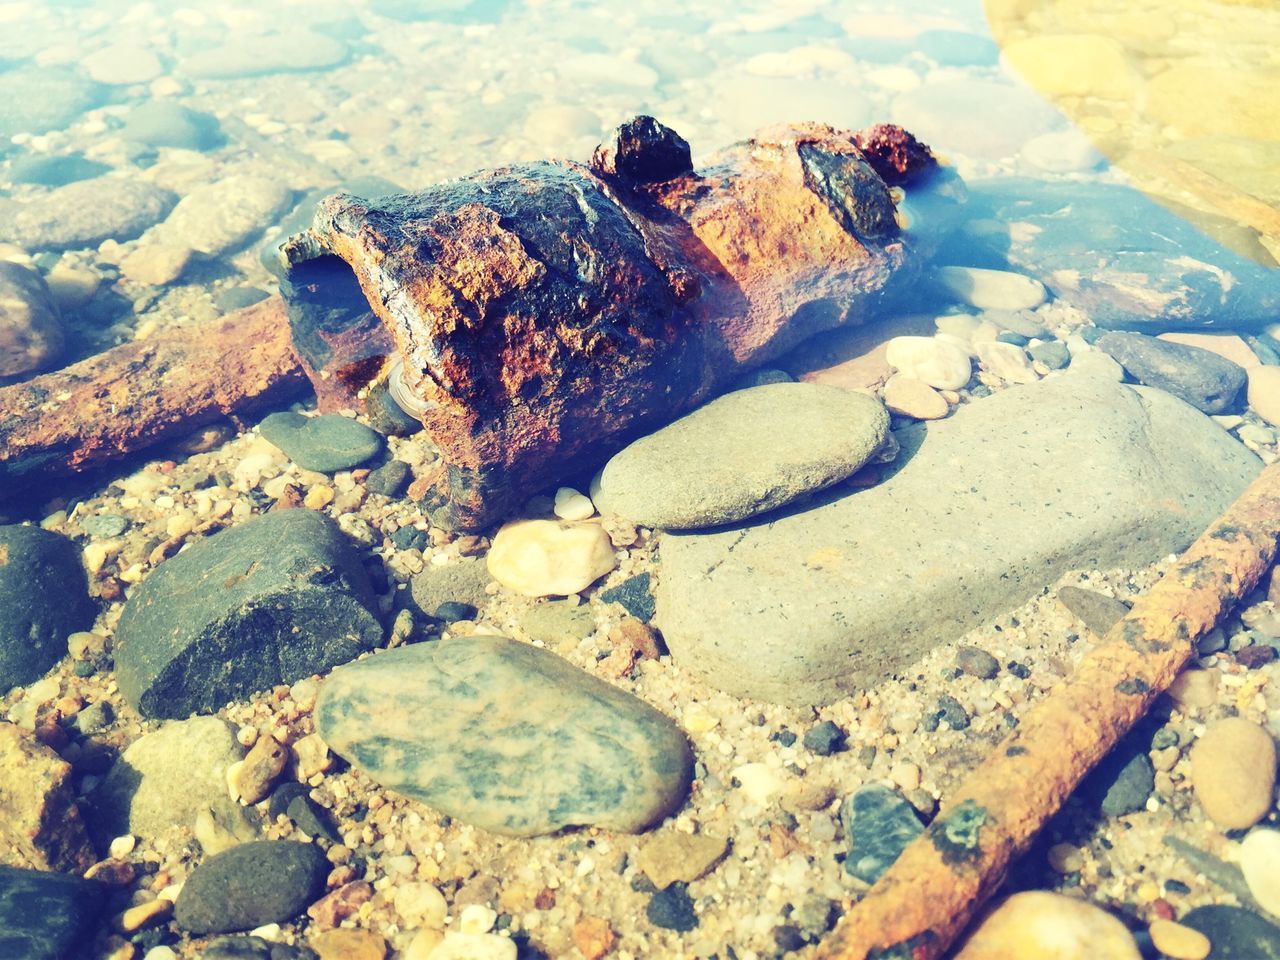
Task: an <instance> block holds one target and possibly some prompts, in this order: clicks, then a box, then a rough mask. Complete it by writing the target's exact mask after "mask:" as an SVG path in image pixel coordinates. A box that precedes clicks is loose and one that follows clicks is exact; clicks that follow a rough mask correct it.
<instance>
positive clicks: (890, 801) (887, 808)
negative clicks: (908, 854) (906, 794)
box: [841, 784, 924, 883]
mask: <svg viewBox="0 0 1280 960" xmlns="http://www.w3.org/2000/svg"><path fill="white" fill-rule="evenodd" d="M841 813H842V815H843V818H844V827H845V832H846V833H847V834H848V836H849V855H848V856H847V857H846V858H845V861H844V868H845V870H846V871H847V872H848V873H850V874H851V875H852V876H855V877H857V878H858V879H859V880H861V881H863V882H864V883H875V882H876V881H877V880H879V879H880V876H881V874H883V873H884V872H885V871H886V870H888V869H889V868H890V867H891V866H893V863H894V861H895V860H897V859H898V857H899V856H900V855H901V854H902V851H903V850H905V849H906V848H907V844H909V843H910V842H911V841H912V840H914V839H915V838H916V837H918V836H919V835H920V834H921V833H923V832H924V825H923V824H922V823H921V822H920V818H919V817H918V816H917V815H916V812H915V810H914V809H913V808H912V806H911V804H909V803H908V802H907V801H906V800H905V799H904V798H903V797H902V796H901V795H899V794H897V793H895V792H894V791H893V790H890V789H889V788H888V787H884V786H881V785H879V784H871V785H870V786H866V787H863V788H861V789H860V790H858V791H857V792H856V793H854V794H853V796H851V797H850V798H849V799H848V800H847V801H846V802H845V805H844V807H843V808H842V810H841Z"/></svg>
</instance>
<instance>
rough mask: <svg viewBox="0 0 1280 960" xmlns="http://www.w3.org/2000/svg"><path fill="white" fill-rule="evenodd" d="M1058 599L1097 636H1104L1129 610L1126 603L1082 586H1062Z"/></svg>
mask: <svg viewBox="0 0 1280 960" xmlns="http://www.w3.org/2000/svg"><path fill="white" fill-rule="evenodd" d="M1058 600H1059V601H1060V602H1061V603H1062V605H1063V606H1064V607H1066V608H1067V609H1068V610H1070V611H1071V614H1072V616H1074V617H1076V618H1077V619H1079V620H1080V621H1081V622H1083V623H1084V625H1085V626H1086V627H1088V628H1089V632H1090V633H1092V634H1093V635H1094V636H1095V637H1099V638H1101V637H1105V636H1106V635H1107V631H1108V630H1110V629H1111V628H1112V627H1114V626H1115V625H1116V624H1117V623H1118V622H1119V621H1121V620H1123V619H1124V617H1125V615H1126V614H1127V613H1128V612H1129V607H1128V605H1127V604H1125V603H1124V602H1123V601H1121V600H1117V599H1116V598H1115V597H1108V596H1107V595H1106V594H1105V593H1098V591H1096V590H1085V589H1084V588H1082V587H1071V586H1067V587H1063V588H1062V589H1061V590H1059V591H1058Z"/></svg>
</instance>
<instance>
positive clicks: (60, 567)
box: [0, 525, 96, 693]
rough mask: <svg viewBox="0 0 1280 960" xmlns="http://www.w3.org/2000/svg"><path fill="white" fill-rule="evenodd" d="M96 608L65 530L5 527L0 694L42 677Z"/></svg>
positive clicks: (0, 538) (0, 544) (0, 535)
mask: <svg viewBox="0 0 1280 960" xmlns="http://www.w3.org/2000/svg"><path fill="white" fill-rule="evenodd" d="M95 614H96V608H95V606H94V603H93V600H91V599H90V598H89V584H88V581H87V579H86V577H85V573H84V566H83V565H82V564H81V562H80V551H79V549H78V548H77V547H76V545H75V544H74V543H73V542H72V541H71V540H69V539H67V538H66V537H64V536H62V534H59V533H52V532H50V531H48V530H41V529H40V528H39V527H25V526H18V525H15V526H0V693H6V692H8V691H9V690H10V689H11V688H13V687H16V686H19V685H21V684H25V683H31V682H32V681H33V680H38V679H39V678H40V677H41V676H42V675H44V674H45V673H46V672H48V670H49V669H50V668H51V667H52V666H53V665H54V664H55V663H57V662H58V661H59V660H61V659H62V658H63V657H64V656H66V654H67V637H68V636H70V635H71V634H73V633H75V632H76V631H77V630H87V629H88V628H89V627H90V626H91V625H92V624H93V618H94V616H95Z"/></svg>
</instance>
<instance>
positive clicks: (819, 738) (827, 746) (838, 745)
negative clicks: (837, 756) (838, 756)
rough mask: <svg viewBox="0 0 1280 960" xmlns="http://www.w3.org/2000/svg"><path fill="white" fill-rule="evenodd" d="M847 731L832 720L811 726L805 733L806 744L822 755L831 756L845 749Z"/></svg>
mask: <svg viewBox="0 0 1280 960" xmlns="http://www.w3.org/2000/svg"><path fill="white" fill-rule="evenodd" d="M844 741H845V732H844V731H843V730H841V729H840V728H839V727H838V726H836V725H835V724H834V723H832V722H831V721H830V720H823V721H822V722H821V723H819V724H817V725H816V726H813V727H810V728H809V729H808V730H806V731H805V734H804V745H805V747H806V748H808V749H809V750H812V751H813V752H814V753H816V754H818V756H820V757H829V756H830V755H831V754H833V753H839V752H840V751H841V750H843V749H844Z"/></svg>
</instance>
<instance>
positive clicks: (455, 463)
mask: <svg viewBox="0 0 1280 960" xmlns="http://www.w3.org/2000/svg"><path fill="white" fill-rule="evenodd" d="M879 129H880V133H879V134H876V135H875V136H874V137H873V139H874V140H875V142H876V143H878V144H884V145H890V146H891V145H901V144H902V143H905V142H906V141H905V140H901V138H898V139H895V138H894V137H892V136H890V135H889V134H888V133H887V132H886V131H888V130H891V129H893V128H879ZM908 136H909V135H908ZM910 142H911V143H915V141H914V140H913V139H912V140H911V141H910ZM886 150H888V151H889V152H890V153H891V152H892V150H891V149H889V146H886ZM900 152H901V151H900ZM923 156H924V155H922V154H919V153H918V152H917V153H912V154H911V155H910V157H908V156H907V154H906V153H903V154H902V157H901V158H899V161H900V165H902V166H903V170H904V173H905V172H906V171H907V170H910V171H911V172H915V171H916V170H917V169H918V168H919V167H920V165H921V164H922V163H923V162H924V160H923V159H922V157H923ZM928 161H929V164H930V165H931V164H932V158H931V157H930V158H928ZM894 197H895V195H894V194H893V193H892V192H891V191H890V188H889V186H888V185H887V184H886V183H885V181H884V180H883V179H882V178H881V177H880V176H879V175H878V174H877V173H876V171H875V169H874V168H873V165H872V164H871V163H869V162H868V160H867V158H866V157H865V156H864V155H863V153H862V152H861V151H860V150H859V149H858V147H857V146H856V143H855V138H854V135H853V134H851V133H848V132H843V131H838V130H834V129H832V128H831V127H828V126H825V125H820V124H798V125H791V126H781V127H776V128H772V129H769V130H766V131H764V132H762V133H760V134H758V135H757V136H756V137H755V138H753V139H751V140H749V141H747V142H745V143H741V144H737V145H735V146H732V147H730V148H728V149H727V150H725V151H723V152H722V153H721V154H719V155H718V156H717V157H715V158H714V159H713V160H712V161H711V163H710V164H709V165H708V166H707V167H706V168H705V169H703V171H702V172H701V173H700V174H698V173H694V172H693V169H692V166H691V164H690V163H689V151H688V144H686V143H685V141H684V140H683V139H682V138H680V137H679V136H678V135H677V134H676V133H675V132H674V131H672V130H670V129H668V128H666V127H664V126H663V125H662V124H660V123H658V122H657V121H655V120H653V119H652V118H649V117H638V118H636V119H635V120H633V121H630V122H629V123H627V124H624V125H623V126H622V127H620V128H619V129H618V131H617V133H616V134H615V136H614V138H613V139H612V141H611V142H609V143H608V144H605V145H602V146H601V147H600V148H598V149H597V150H596V153H595V157H594V161H593V166H591V167H588V166H584V165H581V164H578V163H572V162H555V163H550V162H545V163H532V164H524V165H521V166H516V167H510V168H506V169H500V170H493V171H484V172H481V173H477V174H473V175H472V176H469V177H464V178H462V179H460V180H455V181H451V182H448V183H443V184H439V185H437V186H434V187H430V188H428V189H426V190H424V191H422V192H420V193H417V194H409V195H400V196H394V197H385V198H382V199H381V200H377V201H364V200H361V199H358V198H356V197H352V196H349V195H343V194H339V195H336V196H333V197H330V198H328V199H327V200H325V201H323V202H322V203H321V204H320V207H319V209H318V211H317V213H316V218H315V222H314V224H313V226H312V228H311V229H310V230H309V231H307V232H305V233H303V234H300V235H299V236H297V237H295V238H293V240H291V241H290V242H289V243H288V244H286V245H285V247H284V253H285V256H286V257H287V258H288V260H289V261H290V263H291V270H290V273H289V275H288V278H287V283H286V286H285V288H284V291H285V295H286V299H289V300H290V303H291V316H292V319H293V322H294V324H295V326H300V327H301V328H302V330H303V334H304V335H307V331H309V330H311V329H312V328H314V327H315V326H316V323H315V322H314V320H312V319H309V312H310V311H313V310H314V308H315V306H316V305H324V304H330V305H331V304H334V303H344V304H348V305H350V309H349V310H348V315H349V322H350V324H351V329H367V327H368V311H369V310H371V311H372V313H373V314H374V315H376V316H377V317H378V318H379V319H380V320H381V321H382V322H383V323H384V324H385V326H386V329H387V330H389V331H390V334H391V337H392V339H393V340H394V345H395V351H396V354H397V355H398V357H399V359H400V361H401V370H402V373H401V375H402V376H403V378H404V386H405V388H406V389H407V390H408V392H409V393H410V394H411V395H412V398H413V399H416V401H417V402H416V403H411V404H410V406H411V407H412V408H413V410H412V412H413V413H414V414H415V415H416V416H418V417H419V419H420V420H421V421H422V423H423V424H424V426H425V427H426V429H427V431H428V433H429V434H430V436H431V437H432V439H433V440H434V441H435V443H436V444H437V445H438V446H439V448H440V451H441V455H442V460H443V466H442V467H441V468H440V473H439V475H438V476H437V477H435V478H434V480H435V483H434V490H433V492H432V493H431V494H430V499H429V502H428V504H427V506H428V509H429V510H430V511H431V515H432V520H433V521H434V522H435V523H437V524H438V525H440V526H443V527H446V528H450V529H466V530H474V529H479V528H481V527H484V526H485V525H487V524H489V523H491V522H493V521H494V520H496V519H499V518H500V517H501V515H502V514H503V512H504V511H506V510H508V509H509V508H510V507H511V506H512V505H513V504H515V503H518V502H520V501H522V500H523V499H524V498H526V497H528V496H529V495H531V494H533V493H535V492H537V491H538V490H540V489H542V488H543V487H545V486H547V485H549V484H550V483H553V482H555V481H557V480H559V479H561V478H563V477H566V476H570V475H573V474H574V473H575V472H579V471H583V470H587V469H591V468H594V467H595V466H597V465H598V464H599V463H600V462H601V461H602V460H603V459H604V458H605V457H607V456H608V455H609V454H611V453H612V452H614V451H616V450H617V449H620V448H621V447H622V446H623V445H625V444H626V443H627V442H628V441H629V440H631V439H633V438H634V437H636V436H637V435H639V434H641V433H643V432H646V431H648V430H651V429H653V428H655V427H657V426H659V425H661V424H664V423H666V422H668V421H670V420H672V419H674V418H675V417H677V416H679V415H680V414H682V413H684V412H685V411H687V410H689V409H690V408H692V407H693V406H695V405H696V404H698V403H700V402H701V401H703V400H705V399H707V398H708V397H709V396H711V395H713V394H714V393H715V392H716V391H717V390H718V389H720V388H722V387H723V386H725V385H727V384H728V383H729V382H731V381H732V380H734V379H735V378H737V377H739V376H741V374H742V373H743V371H744V370H746V369H749V368H751V367H754V366H758V365H760V364H763V363H766V362H768V361H769V360H771V359H773V358H775V357H777V356H780V355H781V354H782V353H784V352H785V351H787V350H788V349H790V348H791V347H793V346H795V345H796V344H797V343H799V342H800V341H802V340H804V339H805V338H806V337H808V336H810V335H811V334H814V333H817V332H819V331H822V330H826V329H830V328H832V327H835V326H838V325H841V324H852V323H861V322H862V321H863V320H864V319H866V318H867V317H869V316H870V315H872V314H874V313H875V312H876V311H877V309H878V308H879V307H880V306H881V305H882V304H883V303H884V302H885V300H886V298H887V297H888V295H889V294H890V292H891V290H892V285H891V284H890V279H891V278H892V277H894V276H895V274H898V273H900V272H903V268H905V267H907V266H908V265H910V264H912V263H913V262H914V259H915V258H913V257H912V256H911V253H912V250H911V247H912V244H911V242H909V238H907V236H906V235H905V234H903V233H902V231H901V230H900V229H899V226H898V223H897V211H896V209H895V205H894ZM357 283H358V285H359V290H362V291H363V294H364V300H365V301H367V305H366V304H365V303H360V302H359V300H358V298H357V294H356V291H357V287H356V284H357ZM295 291H302V293H301V295H298V294H296V293H295ZM322 325H324V326H327V327H328V329H329V331H330V332H329V334H328V341H327V342H328V343H329V344H333V343H337V342H339V341H340V340H341V339H342V334H341V333H340V332H338V331H340V329H341V327H342V324H341V323H340V322H334V318H333V317H330V318H328V319H326V320H325V321H324V323H323V324H322ZM347 346H348V349H342V350H337V351H334V352H333V355H332V356H331V357H329V358H328V360H327V361H325V362H327V364H328V366H327V367H325V368H324V369H322V370H321V371H320V381H319V382H318V383H317V391H318V392H320V393H321V395H322V399H323V400H325V402H327V403H329V404H331V405H351V404H352V403H354V402H355V401H356V400H357V399H358V396H359V394H358V390H359V386H360V384H359V380H360V379H361V376H364V377H369V376H371V374H372V365H373V363H374V359H373V357H374V355H376V353H377V350H376V349H367V350H366V351H365V352H364V353H361V352H360V351H359V350H352V349H349V347H350V346H351V345H350V344H348V345H347ZM306 352H307V351H306V349H305V347H304V348H303V353H304V354H305V353H306ZM313 366H314V364H313ZM385 369H386V366H385V365H384V367H383V370H384V371H385ZM335 386H337V387H340V388H341V389H339V390H337V391H335V390H333V389H332V388H333V387H335ZM344 390H345V391H346V392H345V393H343V391H344Z"/></svg>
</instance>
